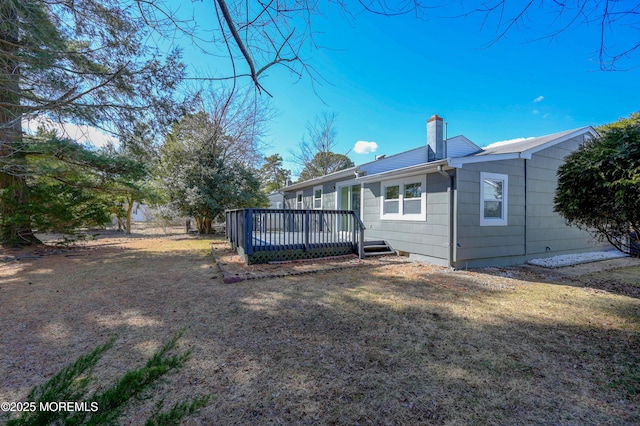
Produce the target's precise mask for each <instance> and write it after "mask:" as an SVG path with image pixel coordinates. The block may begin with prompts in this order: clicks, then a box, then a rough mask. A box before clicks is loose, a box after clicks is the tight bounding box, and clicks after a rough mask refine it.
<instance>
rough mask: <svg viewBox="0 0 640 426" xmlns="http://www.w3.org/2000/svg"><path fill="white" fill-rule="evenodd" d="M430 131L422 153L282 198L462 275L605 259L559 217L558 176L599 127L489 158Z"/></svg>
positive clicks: (511, 146)
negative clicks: (588, 255) (344, 215)
mask: <svg viewBox="0 0 640 426" xmlns="http://www.w3.org/2000/svg"><path fill="white" fill-rule="evenodd" d="M443 124H444V123H443V119H442V118H441V117H439V116H437V115H434V116H432V117H431V118H430V119H429V120H428V122H427V143H426V144H425V145H423V146H421V147H418V148H415V149H412V150H409V151H405V152H402V153H400V154H396V155H393V156H388V157H382V158H378V159H377V160H375V161H373V162H369V163H366V164H362V165H359V166H357V167H352V168H349V169H346V170H342V171H339V172H336V173H332V174H329V175H326V176H322V177H319V178H315V179H311V180H308V181H305V182H300V183H296V184H293V185H290V186H288V187H286V188H284V189H282V190H281V192H282V193H283V196H284V207H285V208H286V209H293V210H307V211H308V210H320V211H323V210H331V211H336V210H353V211H355V212H356V213H357V215H358V216H359V218H360V220H361V222H362V224H363V225H364V229H365V238H366V240H383V241H385V242H386V243H387V244H388V245H390V246H391V247H392V248H393V250H395V251H396V252H398V253H399V254H402V255H409V256H411V257H412V258H414V259H416V260H421V261H426V262H430V263H433V264H438V265H444V266H450V267H454V268H467V267H480V266H505V265H513V264H518V263H523V262H525V261H527V260H529V259H533V258H540V257H547V256H554V255H558V254H568V253H579V252H588V251H594V250H601V249H602V247H603V246H602V244H601V243H598V242H597V241H596V240H594V238H593V237H592V236H591V235H590V234H589V233H588V232H586V231H583V230H579V229H577V228H575V227H570V226H567V224H566V222H565V220H564V219H563V218H562V217H561V216H560V215H558V214H557V213H556V212H554V210H553V199H554V193H555V189H556V186H557V171H558V168H559V167H560V165H561V164H563V162H564V159H565V157H566V156H567V155H569V154H570V153H571V152H572V151H574V150H575V149H577V148H578V147H579V146H580V145H581V144H582V143H584V142H585V141H586V140H589V139H590V138H593V137H596V136H597V133H596V131H595V130H594V129H593V128H592V127H583V128H579V129H574V130H567V131H564V132H560V133H555V134H552V135H546V136H540V137H536V138H531V139H526V140H522V141H519V142H512V143H505V144H494V145H490V146H489V147H487V148H484V149H483V148H480V147H479V146H477V145H476V144H474V143H473V142H471V141H470V140H469V139H467V138H466V137H464V136H456V137H452V138H448V139H444V135H443V127H444V126H443Z"/></svg>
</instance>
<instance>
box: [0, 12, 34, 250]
mask: <svg viewBox="0 0 640 426" xmlns="http://www.w3.org/2000/svg"><path fill="white" fill-rule="evenodd" d="M11 3H12V2H3V3H2V5H1V6H0V23H1V25H0V51H4V52H6V54H5V55H3V56H4V57H5V58H4V60H2V61H0V104H4V105H9V106H8V107H3V108H0V193H1V194H2V195H3V196H2V202H1V203H0V217H1V221H0V244H7V245H29V244H38V243H40V241H39V240H38V239H37V238H36V237H35V235H33V231H32V230H31V217H30V215H29V212H28V211H27V210H28V209H26V208H25V207H26V203H27V199H26V197H27V190H28V188H27V182H26V179H25V177H24V175H20V174H19V170H9V169H8V168H7V162H8V161H10V162H11V163H12V164H16V163H19V162H20V161H21V160H23V159H24V154H23V153H21V152H20V151H19V145H20V143H21V142H22V114H21V112H20V66H19V63H18V60H17V58H18V53H19V52H18V50H19V49H18V43H19V38H18V24H17V16H16V11H15V10H14V9H13V5H12V4H11ZM9 158H10V159H9ZM7 159H9V160H7Z"/></svg>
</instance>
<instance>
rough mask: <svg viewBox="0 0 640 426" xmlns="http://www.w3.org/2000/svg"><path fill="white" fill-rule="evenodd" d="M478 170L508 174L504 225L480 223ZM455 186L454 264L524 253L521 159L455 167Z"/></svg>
mask: <svg viewBox="0 0 640 426" xmlns="http://www.w3.org/2000/svg"><path fill="white" fill-rule="evenodd" d="M481 172H488V173H500V174H504V175H507V176H508V193H507V203H508V210H507V225H506V226H480V173H481ZM456 187H457V191H456V198H457V215H456V225H457V228H456V250H455V256H454V261H455V262H456V264H457V265H458V266H459V267H460V266H465V265H467V264H469V262H471V263H474V262H473V261H476V260H479V259H494V258H498V257H505V256H506V257H511V256H523V255H524V254H525V232H524V230H525V219H524V217H525V216H524V213H525V194H524V168H523V162H522V160H503V161H492V162H483V163H473V164H465V165H464V166H463V167H462V168H460V169H458V170H457V182H456ZM480 263H482V262H480ZM489 263H491V262H489Z"/></svg>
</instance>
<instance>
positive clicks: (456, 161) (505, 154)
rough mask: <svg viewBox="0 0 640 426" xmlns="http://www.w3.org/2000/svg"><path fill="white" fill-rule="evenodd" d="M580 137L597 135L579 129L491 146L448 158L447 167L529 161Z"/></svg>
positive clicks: (585, 129)
mask: <svg viewBox="0 0 640 426" xmlns="http://www.w3.org/2000/svg"><path fill="white" fill-rule="evenodd" d="M580 135H589V136H590V137H597V136H598V133H597V132H596V131H595V130H594V129H593V127H591V126H587V127H580V128H578V129H573V130H566V131H564V132H558V133H553V134H551V135H545V136H539V137H537V138H529V139H524V140H519V141H517V142H510V143H504V144H493V145H489V146H488V147H486V148H484V149H483V150H482V151H479V152H476V153H474V154H471V155H467V156H464V157H458V158H450V159H449V165H451V166H453V167H462V166H463V165H464V164H468V163H480V162H484V161H497V160H509V159H513V158H524V159H527V160H530V159H531V156H532V155H533V154H535V153H536V152H538V151H541V150H543V149H546V148H549V147H552V146H554V145H557V144H559V143H562V142H564V141H566V140H569V139H572V138H575V137H576V136H580Z"/></svg>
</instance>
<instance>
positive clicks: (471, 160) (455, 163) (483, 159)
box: [449, 152, 522, 168]
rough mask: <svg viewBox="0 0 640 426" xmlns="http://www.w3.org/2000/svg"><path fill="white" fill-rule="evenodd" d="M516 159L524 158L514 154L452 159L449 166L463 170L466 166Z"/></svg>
mask: <svg viewBox="0 0 640 426" xmlns="http://www.w3.org/2000/svg"><path fill="white" fill-rule="evenodd" d="M516 158H522V157H521V154H519V153H517V152H513V153H509V154H490V155H485V156H480V157H474V156H469V157H457V158H451V159H450V160H449V165H450V166H451V167H456V168H461V167H462V166H463V165H464V164H473V163H484V162H486V161H500V160H513V159H516Z"/></svg>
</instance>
